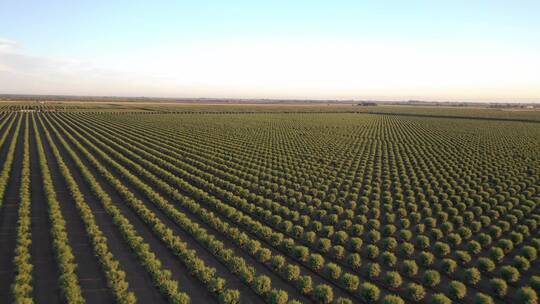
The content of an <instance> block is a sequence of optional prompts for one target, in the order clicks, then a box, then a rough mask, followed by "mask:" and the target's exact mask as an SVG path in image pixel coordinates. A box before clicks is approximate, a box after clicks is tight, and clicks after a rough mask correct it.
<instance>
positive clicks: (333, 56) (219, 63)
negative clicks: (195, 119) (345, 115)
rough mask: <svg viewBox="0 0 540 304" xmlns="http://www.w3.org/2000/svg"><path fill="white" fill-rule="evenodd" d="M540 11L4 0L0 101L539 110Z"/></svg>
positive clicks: (427, 5)
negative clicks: (248, 101)
mask: <svg viewBox="0 0 540 304" xmlns="http://www.w3.org/2000/svg"><path fill="white" fill-rule="evenodd" d="M539 12H540V1H265V2H262V1H151V2H150V1H144V2H143V1H2V0H0V93H38V94H39V93H41V94H88V95H127V96H175V97H270V98H290V97H292V98H356V99H363V98H378V99H408V98H420V99H439V100H486V101H488V100H495V101H499V100H500V101H507V100H516V101H536V100H540V72H538V71H540V34H539V33H540V18H538V14H539Z"/></svg>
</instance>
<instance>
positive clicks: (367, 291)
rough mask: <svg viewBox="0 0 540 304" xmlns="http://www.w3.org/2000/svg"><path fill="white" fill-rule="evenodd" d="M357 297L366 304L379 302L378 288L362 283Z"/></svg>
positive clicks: (379, 293)
mask: <svg viewBox="0 0 540 304" xmlns="http://www.w3.org/2000/svg"><path fill="white" fill-rule="evenodd" d="M358 294H359V296H360V297H361V298H362V299H363V300H364V301H366V302H368V303H373V302H376V301H377V300H379V297H380V295H381V292H380V290H379V288H378V287H377V286H375V285H373V284H371V283H367V282H366V283H362V284H361V285H360V288H359V289H358Z"/></svg>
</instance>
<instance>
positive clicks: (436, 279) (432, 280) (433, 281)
mask: <svg viewBox="0 0 540 304" xmlns="http://www.w3.org/2000/svg"><path fill="white" fill-rule="evenodd" d="M422 282H423V283H424V284H425V285H427V286H430V287H434V286H437V285H438V284H439V283H440V282H441V275H440V274H439V273H438V272H437V271H436V270H427V271H426V272H424V275H423V276H422Z"/></svg>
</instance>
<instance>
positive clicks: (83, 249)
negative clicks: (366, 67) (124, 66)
mask: <svg viewBox="0 0 540 304" xmlns="http://www.w3.org/2000/svg"><path fill="white" fill-rule="evenodd" d="M539 122H540V112H538V111H500V110H493V109H472V110H471V109H459V108H453V109H444V108H436V107H433V108H427V107H424V108H423V107H390V106H383V107H359V106H354V105H341V106H326V105H318V106H298V105H296V106H284V105H279V106H276V105H261V106H246V105H200V106H195V105H175V104H167V105H156V104H155V103H154V104H151V103H149V104H128V103H125V104H123V103H116V104H77V103H64V104H61V103H56V104H46V105H37V104H35V103H32V104H31V103H5V104H1V105H0V299H1V300H0V302H2V303H12V302H17V303H31V302H32V301H33V302H36V303H85V302H86V303H135V302H137V303H279V304H285V303H341V304H344V303H388V304H391V303H396V304H399V303H404V302H407V303H413V302H414V303H451V302H455V303H531V304H533V303H537V301H538V300H537V294H540V259H539V258H538V251H539V250H540V123H539Z"/></svg>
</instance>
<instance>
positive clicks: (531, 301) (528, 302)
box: [516, 286, 538, 304]
mask: <svg viewBox="0 0 540 304" xmlns="http://www.w3.org/2000/svg"><path fill="white" fill-rule="evenodd" d="M516 299H517V303H518V304H536V303H538V295H537V294H536V291H534V289H532V288H531V287H529V286H525V287H521V288H520V289H519V290H518V291H517V293H516Z"/></svg>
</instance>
